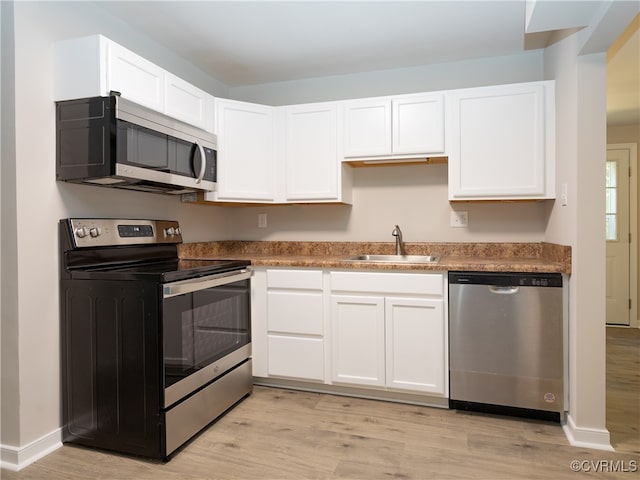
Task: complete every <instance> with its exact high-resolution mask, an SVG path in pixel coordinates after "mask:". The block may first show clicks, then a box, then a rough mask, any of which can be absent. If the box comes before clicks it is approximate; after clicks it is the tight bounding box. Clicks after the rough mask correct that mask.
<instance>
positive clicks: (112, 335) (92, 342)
mask: <svg viewBox="0 0 640 480" xmlns="http://www.w3.org/2000/svg"><path fill="white" fill-rule="evenodd" d="M60 287H61V324H62V325H61V328H62V332H61V341H62V345H61V346H62V382H63V385H62V387H63V395H62V401H63V442H65V443H74V444H79V445H85V446H89V447H96V448H103V449H107V450H112V451H116V452H120V453H126V454H132V455H142V456H146V457H153V458H164V457H165V453H164V450H165V447H164V445H165V439H164V425H163V422H164V418H163V415H162V414H161V410H160V405H161V404H162V403H161V401H162V387H161V385H162V379H161V373H162V363H161V352H160V345H161V344H162V343H161V342H162V340H161V333H160V326H159V324H158V318H160V315H159V311H158V310H159V308H160V303H159V299H158V297H159V287H158V284H157V283H152V282H132V281H99V280H65V279H63V280H62V281H61V285H60Z"/></svg>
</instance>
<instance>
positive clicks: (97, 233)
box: [89, 227, 102, 238]
mask: <svg viewBox="0 0 640 480" xmlns="http://www.w3.org/2000/svg"><path fill="white" fill-rule="evenodd" d="M100 233H102V232H100V229H99V228H98V227H93V228H91V229H89V235H91V236H92V237H94V238H95V237H98V236H100Z"/></svg>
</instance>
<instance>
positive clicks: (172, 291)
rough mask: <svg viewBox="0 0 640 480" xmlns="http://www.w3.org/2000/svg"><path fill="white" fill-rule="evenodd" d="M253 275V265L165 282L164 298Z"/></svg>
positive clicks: (163, 286) (217, 285) (163, 287)
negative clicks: (205, 275)
mask: <svg viewBox="0 0 640 480" xmlns="http://www.w3.org/2000/svg"><path fill="white" fill-rule="evenodd" d="M251 275H253V269H252V268H251V267H247V268H243V269H242V270H234V271H233V272H225V273H220V274H217V275H210V276H208V277H202V278H196V279H192V280H183V281H181V282H173V283H165V284H164V285H162V298H170V297H175V296H176V295H184V294H185V293H192V292H197V291H198V290H205V289H207V288H213V287H220V286H222V285H227V284H229V283H234V282H239V281H241V280H246V279H248V278H251Z"/></svg>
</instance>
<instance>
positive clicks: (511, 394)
mask: <svg viewBox="0 0 640 480" xmlns="http://www.w3.org/2000/svg"><path fill="white" fill-rule="evenodd" d="M561 287H562V276H561V275H560V274H524V273H523V274H517V273H508V274H486V273H479V272H472V273H465V272H450V273H449V321H450V326H449V344H450V345H449V354H450V359H449V368H450V371H449V374H450V376H449V380H450V407H451V408H463V409H471V410H474V409H476V410H485V411H493V412H496V413H507V414H516V415H524V416H537V417H542V418H550V419H554V420H555V419H556V417H557V419H559V415H557V414H556V415H540V414H536V412H563V411H564V410H565V405H564V391H563V386H564V351H563V350H564V338H563V332H564V328H563V295H562V288H561ZM483 406H484V407H493V408H482V407H483ZM495 407H503V408H495Z"/></svg>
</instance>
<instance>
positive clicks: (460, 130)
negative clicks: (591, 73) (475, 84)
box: [448, 82, 555, 200]
mask: <svg viewBox="0 0 640 480" xmlns="http://www.w3.org/2000/svg"><path fill="white" fill-rule="evenodd" d="M448 102H449V105H450V108H451V111H450V112H449V116H450V119H451V128H450V129H449V132H450V139H449V142H450V144H449V200H520V199H545V198H554V197H555V98H554V88H553V82H533V83H526V84H514V85H504V86H496V87H483V88H472V89H464V90H455V91H451V92H449V93H448Z"/></svg>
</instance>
